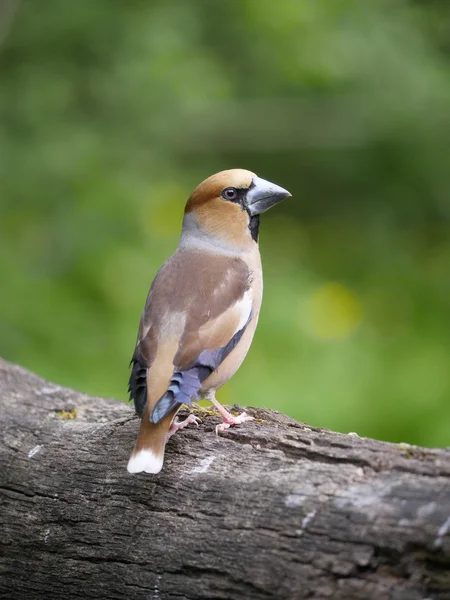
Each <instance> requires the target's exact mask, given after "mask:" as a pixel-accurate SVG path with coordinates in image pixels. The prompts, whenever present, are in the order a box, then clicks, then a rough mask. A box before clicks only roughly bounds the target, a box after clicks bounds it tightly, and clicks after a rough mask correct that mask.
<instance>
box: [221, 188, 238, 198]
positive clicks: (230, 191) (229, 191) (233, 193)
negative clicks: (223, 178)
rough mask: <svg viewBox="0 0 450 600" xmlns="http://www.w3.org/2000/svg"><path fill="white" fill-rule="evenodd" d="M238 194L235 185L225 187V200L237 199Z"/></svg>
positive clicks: (223, 196) (223, 195)
mask: <svg viewBox="0 0 450 600" xmlns="http://www.w3.org/2000/svg"><path fill="white" fill-rule="evenodd" d="M237 195H238V194H237V190H236V188H233V187H229V188H225V189H224V190H223V192H222V198H224V199H225V200H235V199H236V198H237Z"/></svg>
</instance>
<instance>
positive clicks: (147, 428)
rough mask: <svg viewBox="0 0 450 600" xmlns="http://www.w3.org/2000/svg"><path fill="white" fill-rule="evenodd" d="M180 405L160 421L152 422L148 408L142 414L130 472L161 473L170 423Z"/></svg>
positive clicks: (129, 464)
mask: <svg viewBox="0 0 450 600" xmlns="http://www.w3.org/2000/svg"><path fill="white" fill-rule="evenodd" d="M178 408H179V406H177V408H176V409H175V410H173V411H172V412H171V413H170V414H168V415H167V416H166V417H164V419H162V420H161V421H160V422H159V423H150V415H149V413H148V410H147V409H146V410H145V411H144V414H143V415H142V421H141V428H140V430H139V435H138V438H137V440H136V445H135V447H134V450H133V452H132V454H131V456H130V460H129V461H128V466H127V470H128V472H129V473H141V472H142V471H144V472H145V473H154V474H156V473H159V472H160V471H161V469H162V466H163V463H164V450H165V447H166V441H167V434H168V432H169V429H170V425H171V423H172V421H173V419H174V417H175V415H176V413H177V411H178Z"/></svg>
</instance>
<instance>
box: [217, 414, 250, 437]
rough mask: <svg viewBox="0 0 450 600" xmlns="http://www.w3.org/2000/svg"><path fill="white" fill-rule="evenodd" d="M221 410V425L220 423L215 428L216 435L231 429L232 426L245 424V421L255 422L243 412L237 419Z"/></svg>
mask: <svg viewBox="0 0 450 600" xmlns="http://www.w3.org/2000/svg"><path fill="white" fill-rule="evenodd" d="M223 410H224V412H222V411H221V412H222V417H223V423H220V424H219V425H217V426H216V435H219V433H222V432H223V431H226V430H227V429H229V428H230V427H233V425H240V424H241V423H245V422H246V421H254V420H255V419H254V418H253V417H250V416H249V415H248V414H247V413H245V412H243V413H241V414H240V415H238V416H237V417H234V416H233V415H232V414H230V413H229V412H228V411H227V410H225V409H223Z"/></svg>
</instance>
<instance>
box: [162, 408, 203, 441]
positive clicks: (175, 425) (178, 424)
mask: <svg viewBox="0 0 450 600" xmlns="http://www.w3.org/2000/svg"><path fill="white" fill-rule="evenodd" d="M191 423H195V425H196V426H197V427H198V424H199V423H201V421H200V419H199V418H198V417H196V416H195V415H193V414H192V413H191V414H190V415H189V416H188V417H186V419H184V421H179V420H178V417H175V419H174V420H173V422H172V424H171V426H170V429H169V431H168V432H167V434H166V441H169V440H170V438H171V437H172V436H173V434H174V433H176V432H177V431H179V430H180V429H184V428H185V427H187V426H188V425H190V424H191Z"/></svg>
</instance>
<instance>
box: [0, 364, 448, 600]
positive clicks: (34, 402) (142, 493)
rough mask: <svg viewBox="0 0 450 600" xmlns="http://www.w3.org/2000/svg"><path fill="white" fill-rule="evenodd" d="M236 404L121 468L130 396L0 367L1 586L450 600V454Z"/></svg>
mask: <svg viewBox="0 0 450 600" xmlns="http://www.w3.org/2000/svg"><path fill="white" fill-rule="evenodd" d="M246 410H247V411H248V412H249V413H250V414H252V415H253V416H255V417H256V419H257V420H256V421H255V422H252V423H248V424H246V425H245V426H243V427H241V428H234V429H232V430H229V431H227V432H226V433H224V434H223V435H222V436H221V437H216V436H215V434H214V427H215V425H216V424H217V423H218V421H219V419H218V416H217V415H216V414H215V413H214V412H213V411H209V410H208V411H202V414H201V415H200V416H201V417H202V420H203V423H202V425H201V426H200V427H199V429H195V427H193V428H188V429H186V430H185V431H183V432H180V433H178V434H177V435H176V436H174V438H172V439H171V440H170V442H169V444H168V447H167V454H166V463H165V466H164V469H163V471H162V472H161V473H160V474H159V475H157V476H151V475H145V474H144V475H133V476H132V475H129V474H128V473H127V471H126V463H127V460H128V456H129V453H130V451H131V449H132V446H133V443H134V439H135V436H136V434H137V429H138V420H137V419H136V418H135V417H134V415H133V411H132V409H131V408H130V406H127V405H125V404H122V403H119V402H117V401H114V400H106V399H102V398H91V397H88V396H86V395H83V394H80V393H78V392H74V391H71V390H68V389H65V388H61V387H59V386H56V385H54V384H49V383H47V382H45V381H43V380H42V379H39V378H38V377H36V376H35V375H33V374H31V373H29V372H27V371H25V370H24V369H21V368H19V367H16V366H13V365H10V364H8V363H7V362H2V361H0V411H1V422H2V426H3V432H2V439H1V441H0V459H1V472H0V494H1V498H2V509H1V511H0V525H1V531H2V536H1V540H0V553H1V562H0V567H1V572H2V577H1V579H0V596H2V597H5V598H8V599H10V600H15V599H17V600H19V599H20V600H22V599H23V598H27V600H33V599H42V598H46V599H48V600H53V599H54V600H61V598H63V599H69V598H70V599H72V598H74V599H76V598H80V599H81V598H83V599H85V598H105V599H121V600H122V599H123V598H127V600H141V599H142V600H143V599H146V600H153V599H155V600H156V599H158V600H175V599H176V600H180V599H188V600H212V599H218V598H222V599H232V600H234V599H245V600H253V599H255V600H265V599H283V600H299V599H302V598H313V599H315V600H319V599H320V600H322V599H326V598H333V599H335V600H356V599H361V600H363V599H364V600H375V599H377V600H378V599H380V600H385V599H387V598H390V599H392V600H424V599H429V600H431V599H432V600H441V599H444V598H446V599H448V598H450V570H449V565H450V536H449V532H450V452H449V451H447V450H436V449H425V448H419V447H416V446H407V445H395V444H388V443H383V442H377V441H374V440H371V439H362V438H359V437H357V436H356V435H343V434H338V433H333V432H330V431H326V430H323V429H317V428H312V427H311V428H308V427H305V426H304V425H302V424H300V423H297V422H296V421H294V420H292V419H290V418H288V417H286V416H284V415H282V414H279V413H277V412H275V411H269V410H264V409H246Z"/></svg>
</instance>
